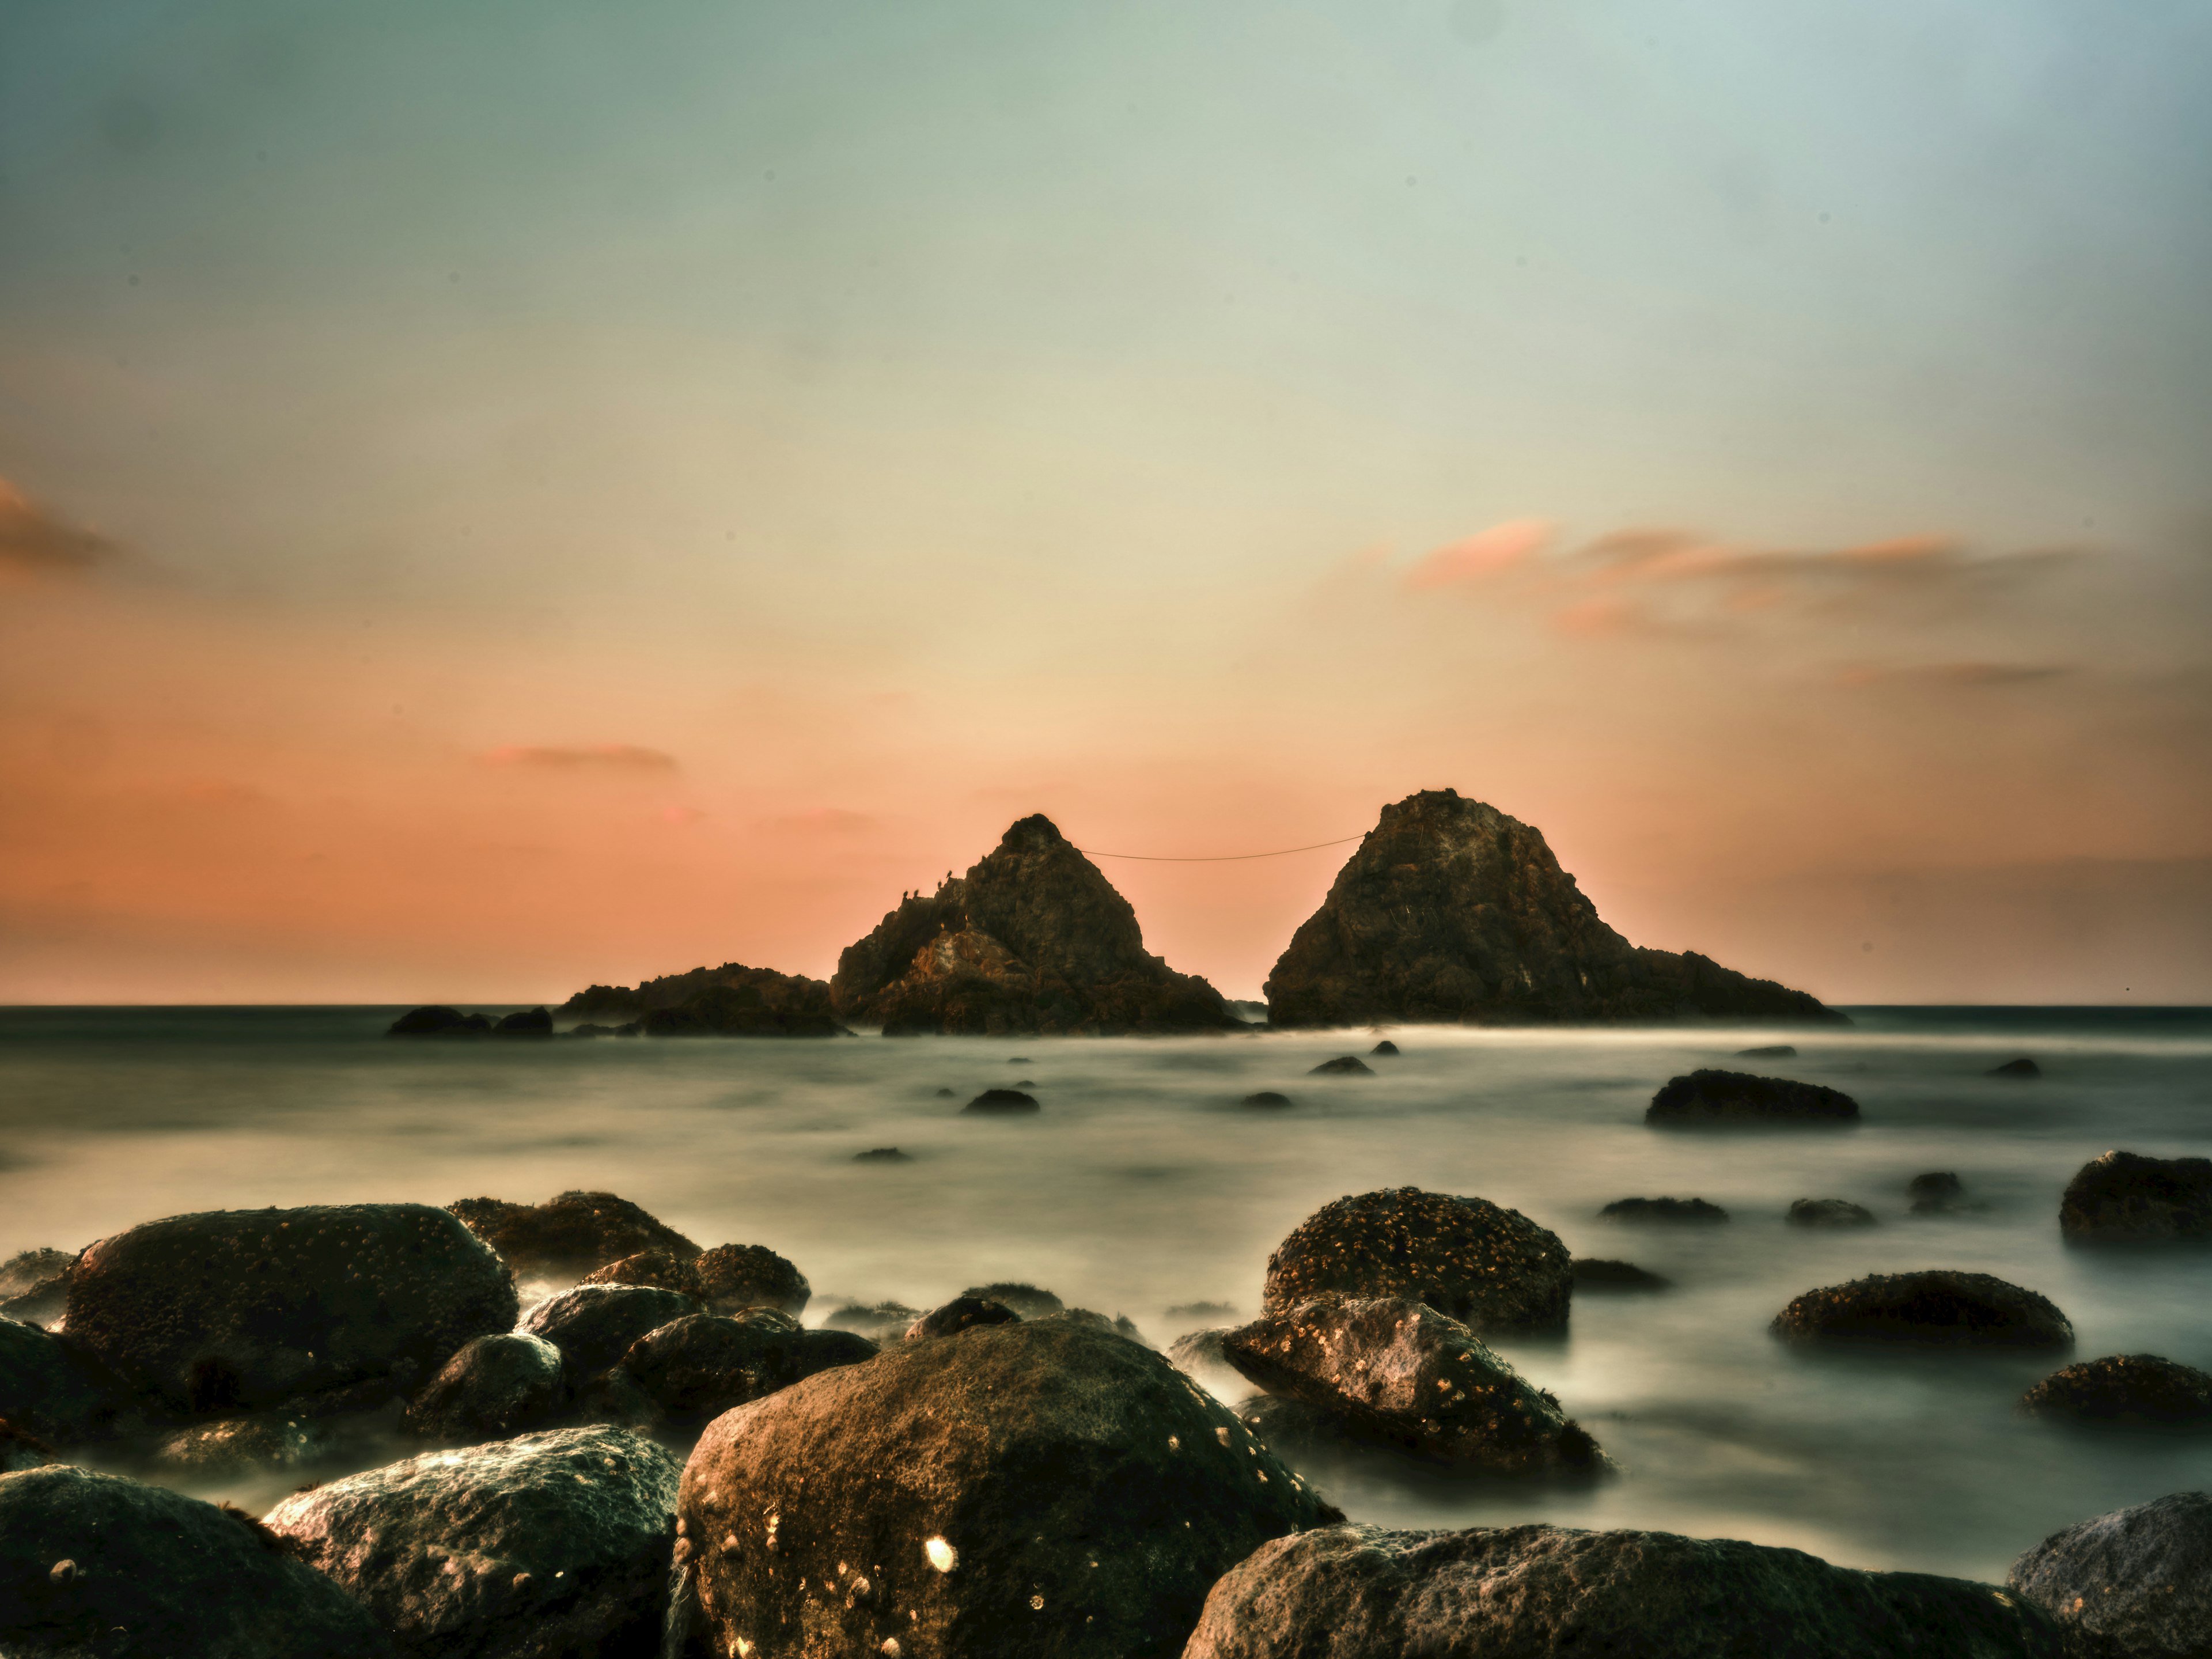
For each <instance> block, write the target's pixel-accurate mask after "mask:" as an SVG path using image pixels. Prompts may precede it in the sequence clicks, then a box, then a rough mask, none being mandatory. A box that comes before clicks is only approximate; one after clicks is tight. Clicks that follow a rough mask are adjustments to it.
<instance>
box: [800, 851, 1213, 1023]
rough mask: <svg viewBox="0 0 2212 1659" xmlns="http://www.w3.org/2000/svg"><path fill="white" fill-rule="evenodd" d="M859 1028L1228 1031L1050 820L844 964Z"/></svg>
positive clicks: (838, 995)
mask: <svg viewBox="0 0 2212 1659" xmlns="http://www.w3.org/2000/svg"><path fill="white" fill-rule="evenodd" d="M829 987H830V992H831V994H832V996H833V997H834V999H835V1000H836V1008H837V1011H838V1012H839V1014H840V1015H841V1016H842V1017H843V1018H847V1019H856V1020H867V1021H872V1022H874V1023H876V1024H880V1025H881V1026H882V1027H883V1030H884V1036H912V1035H915V1034H918V1033H923V1032H945V1033H958V1034H964V1035H969V1036H980V1035H998V1034H1002V1033H1006V1034H1011V1033H1016V1032H1020V1033H1024V1034H1030V1033H1034V1034H1040V1035H1042V1034H1053V1033H1060V1034H1084V1035H1100V1036H1112V1035H1115V1034H1116V1033H1121V1032H1130V1031H1192V1030H1231V1029H1238V1028H1241V1027H1242V1024H1243V1022H1242V1021H1240V1020H1238V1019H1237V1018H1236V1017H1235V1016H1234V1015H1232V1014H1231V1012H1229V1010H1228V1007H1227V1006H1226V1005H1225V1003H1224V1002H1223V1001H1222V1000H1221V994H1220V993H1219V992H1218V991H1216V990H1215V989H1214V988H1213V987H1212V986H1211V985H1209V984H1207V983H1206V981H1204V980H1202V979H1198V978H1194V977H1193V976H1192V975H1188V974H1178V973H1176V971H1175V970H1174V969H1170V967H1169V966H1168V965H1167V963H1164V962H1163V961H1161V960H1160V958H1159V957H1156V956H1153V955H1152V954H1151V953H1150V952H1148V951H1146V949H1145V944H1144V935H1143V933H1142V930H1140V929H1139V927H1138V926H1137V913H1136V912H1135V911H1134V910H1133V909H1132V908H1130V907H1129V902H1128V901H1127V899H1125V898H1123V897H1122V896H1121V894H1119V893H1118V892H1116V891H1115V890H1114V886H1113V884H1112V883H1110V882H1109V881H1108V880H1107V879H1106V878H1105V877H1104V875H1103V874H1102V873H1100V872H1099V870H1098V868H1097V866H1095V865H1093V864H1092V863H1091V860H1089V859H1087V858H1085V857H1084V855H1083V854H1081V853H1079V852H1078V851H1077V850H1076V849H1075V848H1073V847H1072V846H1070V845H1069V844H1068V842H1067V840H1066V837H1065V836H1062V835H1061V834H1060V831H1059V830H1058V829H1056V828H1054V825H1053V823H1052V822H1051V820H1050V819H1048V818H1046V817H1042V815H1039V816H1036V817H1026V818H1024V819H1022V820H1021V821H1020V822H1019V823H1016V824H1014V825H1013V826H1012V828H1010V829H1008V830H1007V831H1006V835H1005V836H1004V838H1002V839H1001V840H1000V842H999V845H998V847H997V848H995V849H994V851H993V852H992V853H991V854H989V855H988V856H987V857H986V858H984V859H983V860H981V862H979V863H977V864H975V865H974V866H971V867H970V868H969V871H968V873H967V874H966V875H965V876H962V877H948V878H946V879H945V882H944V883H943V884H941V885H940V886H939V888H938V889H937V890H936V892H935V893H933V894H931V895H928V896H923V895H921V894H919V893H916V894H910V895H908V896H907V897H906V898H904V899H903V900H902V902H900V905H899V908H897V909H896V910H894V911H892V912H890V914H889V915H886V916H885V917H884V919H883V921H882V923H881V924H880V925H879V926H878V927H877V928H876V930H875V931H874V932H873V933H870V934H869V935H868V936H867V937H866V939H861V940H860V941H858V942H857V943H855V944H854V945H850V946H848V948H847V949H846V951H844V953H843V954H842V956H840V957H838V958H837V973H836V977H835V978H833V979H832V980H831V981H829Z"/></svg>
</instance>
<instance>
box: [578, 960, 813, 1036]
mask: <svg viewBox="0 0 2212 1659" xmlns="http://www.w3.org/2000/svg"><path fill="white" fill-rule="evenodd" d="M559 1012H560V1013H561V1015H562V1018H566V1019H577V1020H606V1019H613V1020H620V1021H623V1022H630V1021H635V1022H637V1023H639V1024H640V1025H641V1028H642V1029H643V1030H644V1031H645V1033H646V1034H647V1036H841V1035H842V1034H843V1031H844V1028H843V1027H842V1025H840V1024H838V1023H837V1016H836V1012H834V1011H833V1010H832V1008H831V1007H830V1004H829V987H828V986H827V985H824V984H823V982H822V981H820V980H818V979H808V978H807V977H806V976H805V975H803V974H779V973H777V972H776V971H775V969H772V968H748V967H746V966H745V965H744V963H741V962H726V963H723V964H722V965H721V966H720V967H719V968H694V969H692V970H691V971H690V973H688V974H668V975H663V976H662V977H661V978H659V979H649V980H647V981H645V982H644V983H643V984H641V985H630V986H625V985H593V986H589V987H586V988H585V989H583V990H581V991H579V992H577V993H576V994H575V995H574V996H572V997H570V998H569V999H568V1000H567V1001H566V1002H564V1003H562V1005H561V1007H560V1011H559Z"/></svg>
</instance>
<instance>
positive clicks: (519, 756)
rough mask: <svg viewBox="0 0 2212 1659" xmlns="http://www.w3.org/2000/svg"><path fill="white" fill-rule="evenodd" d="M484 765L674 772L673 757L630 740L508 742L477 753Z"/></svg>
mask: <svg viewBox="0 0 2212 1659" xmlns="http://www.w3.org/2000/svg"><path fill="white" fill-rule="evenodd" d="M477 759H478V760H480V761H481V762H483V764H484V765H486V766H513V767H526V768H530V769H536V770H540V771H549V772H582V771H603V772H675V771H680V770H681V768H680V767H678V765H677V763H676V757H675V756H673V755H669V754H665V753H663V752H662V751H661V750H658V749H646V748H642V747H641V746H640V745H638V744H634V743H594V744H507V745H506V746H504V747H503V748H499V749H493V750H488V751H487V752H485V753H484V754H482V755H480V756H478V757H477Z"/></svg>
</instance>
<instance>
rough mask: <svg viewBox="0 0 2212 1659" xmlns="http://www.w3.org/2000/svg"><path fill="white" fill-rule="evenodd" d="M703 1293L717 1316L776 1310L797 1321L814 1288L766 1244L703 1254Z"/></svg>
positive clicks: (726, 1247)
mask: <svg viewBox="0 0 2212 1659" xmlns="http://www.w3.org/2000/svg"><path fill="white" fill-rule="evenodd" d="M698 1268H699V1293H700V1294H701V1295H702V1296H703V1297H706V1298H707V1306H708V1309H709V1310H712V1311H714V1312H715V1313H741V1312H743V1311H744V1310H745V1309H747V1308H776V1309H780V1310H782V1311H783V1312H785V1313H787V1314H789V1315H790V1316H792V1317H793V1318H794V1319H796V1318H797V1317H798V1316H799V1315H800V1314H803V1313H805V1311H806V1304H807V1302H808V1301H809V1300H810V1299H811V1297H812V1296H813V1294H814V1287H813V1286H812V1285H810V1284H808V1283H807V1281H806V1275H805V1273H801V1272H799V1268H798V1267H797V1266H796V1265H794V1264H793V1262H791V1261H787V1260H786V1259H785V1258H784V1257H782V1256H780V1255H777V1254H776V1253H775V1251H774V1250H771V1249H769V1248H768V1246H767V1245H765V1244H717V1245H716V1246H715V1247H714V1249H711V1250H702V1251H701V1252H700V1253H699V1260H698Z"/></svg>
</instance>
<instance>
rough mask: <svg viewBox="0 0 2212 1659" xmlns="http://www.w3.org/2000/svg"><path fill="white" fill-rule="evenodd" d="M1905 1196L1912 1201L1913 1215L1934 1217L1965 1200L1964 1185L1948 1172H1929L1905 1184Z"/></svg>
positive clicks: (1954, 1207) (1956, 1206) (1953, 1208)
mask: <svg viewBox="0 0 2212 1659" xmlns="http://www.w3.org/2000/svg"><path fill="white" fill-rule="evenodd" d="M1905 1196H1906V1197H1907V1198H1909V1199H1911V1200H1912V1212H1913V1214H1915V1215H1934V1214H1937V1213H1940V1212H1942V1211H1945V1210H1955V1209H1958V1208H1959V1207H1960V1206H1961V1205H1962V1204H1963V1203H1964V1201H1965V1200H1966V1182H1962V1181H1960V1179H1959V1177H1958V1176H1955V1175H1954V1174H1952V1173H1951V1172H1950V1171H1949V1170H1929V1172H1928V1173H1927V1174H1925V1175H1917V1176H1913V1177H1912V1179H1911V1180H1910V1181H1908V1182H1905Z"/></svg>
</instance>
